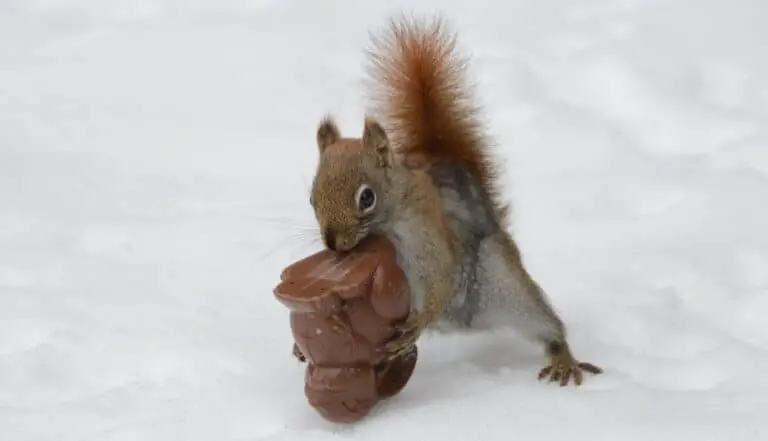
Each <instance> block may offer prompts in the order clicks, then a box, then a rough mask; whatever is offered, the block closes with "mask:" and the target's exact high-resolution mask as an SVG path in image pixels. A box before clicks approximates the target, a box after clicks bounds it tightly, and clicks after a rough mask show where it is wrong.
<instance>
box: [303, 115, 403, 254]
mask: <svg viewBox="0 0 768 441" xmlns="http://www.w3.org/2000/svg"><path fill="white" fill-rule="evenodd" d="M317 146H318V148H319V150H320V161H319V164H318V168H317V172H316V174H315V178H314V182H313V184H312V194H311V196H310V203H311V204H312V207H313V208H314V211H315V217H316V218H317V222H318V224H319V227H320V232H321V234H322V236H323V242H324V243H325V246H326V247H327V248H329V249H332V250H338V251H348V250H350V249H352V248H353V247H354V246H355V245H357V244H358V243H359V242H360V241H361V240H363V239H364V238H365V237H366V236H368V234H370V233H375V232H377V230H378V228H380V227H381V225H382V224H383V223H384V222H385V221H386V219H387V217H388V210H389V209H388V201H387V193H388V190H389V187H390V186H389V182H390V178H391V173H390V170H391V167H392V156H391V151H390V146H389V139H388V138H387V135H386V133H385V132H384V129H383V128H382V127H381V125H379V124H378V123H377V122H376V121H374V120H372V119H370V118H366V120H365V127H364V129H363V135H362V137H361V138H342V137H341V134H340V133H339V129H338V127H337V126H336V124H335V123H334V122H333V120H331V119H330V118H329V117H326V118H324V119H323V121H322V122H321V123H320V126H319V128H318V130H317Z"/></svg>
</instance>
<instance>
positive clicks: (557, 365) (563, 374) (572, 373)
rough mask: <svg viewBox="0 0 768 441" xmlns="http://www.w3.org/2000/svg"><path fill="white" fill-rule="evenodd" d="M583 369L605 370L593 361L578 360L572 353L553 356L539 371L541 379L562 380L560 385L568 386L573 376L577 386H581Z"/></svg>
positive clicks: (601, 371)
mask: <svg viewBox="0 0 768 441" xmlns="http://www.w3.org/2000/svg"><path fill="white" fill-rule="evenodd" d="M582 371H586V372H589V373H591V374H595V375H597V374H601V373H603V370H602V369H601V368H599V367H597V366H595V365H593V364H591V363H583V362H578V361H576V360H575V359H574V358H573V356H571V354H570V353H568V352H564V353H562V354H558V355H553V356H551V359H550V363H549V364H548V365H547V366H544V367H543V368H542V369H541V371H539V380H542V379H544V378H546V377H549V381H558V380H559V381H560V386H561V387H562V386H566V385H567V384H568V382H569V381H570V379H571V377H573V382H574V383H575V384H576V386H580V385H581V382H582V379H583V374H582Z"/></svg>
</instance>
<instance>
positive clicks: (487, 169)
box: [309, 15, 602, 386]
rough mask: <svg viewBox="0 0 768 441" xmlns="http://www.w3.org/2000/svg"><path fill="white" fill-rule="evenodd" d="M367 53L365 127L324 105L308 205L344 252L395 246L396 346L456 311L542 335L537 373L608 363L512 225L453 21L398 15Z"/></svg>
mask: <svg viewBox="0 0 768 441" xmlns="http://www.w3.org/2000/svg"><path fill="white" fill-rule="evenodd" d="M371 40H372V45H371V48H370V49H369V50H368V51H367V55H368V61H369V64H368V65H367V69H366V72H367V74H368V75H367V77H366V78H365V84H366V85H367V86H368V88H367V89H368V92H369V94H370V95H369V96H368V98H369V99H370V103H371V104H372V106H371V108H370V110H369V111H367V112H366V116H365V117H364V124H363V128H362V135H361V136H360V137H343V136H342V135H341V132H340V130H339V128H338V125H337V124H336V122H335V121H334V119H333V118H332V117H331V116H330V115H329V114H326V115H325V116H323V117H322V118H321V121H320V123H319V125H318V126H317V132H316V144H317V148H318V150H319V161H318V165H317V169H316V171H315V175H314V178H313V182H312V188H311V193H310V198H309V199H310V204H311V205H312V208H313V210H314V214H315V218H316V221H317V226H318V227H319V228H320V235H321V237H322V240H323V243H324V245H325V247H327V248H329V249H331V250H336V251H338V252H342V253H343V252H345V251H349V250H351V249H353V248H354V247H355V246H356V245H357V244H358V243H359V242H360V241H361V240H363V239H364V238H365V237H367V236H369V235H383V236H385V237H386V238H387V239H389V240H390V241H391V242H392V243H393V244H394V246H395V248H396V251H397V262H398V264H399V265H400V266H401V268H402V269H403V272H404V273H405V275H406V278H407V280H408V283H409V285H410V288H411V291H412V294H411V297H412V300H411V311H410V314H409V316H408V318H407V319H406V320H405V321H404V323H402V324H401V325H400V326H399V327H398V331H399V334H398V336H396V337H395V338H393V340H392V341H391V342H390V343H389V344H388V345H387V349H388V350H391V351H393V352H395V353H399V352H402V351H405V350H407V349H408V348H409V347H410V346H411V345H413V344H414V343H415V342H416V340H418V338H419V336H420V335H421V334H422V332H423V331H424V330H425V329H427V328H431V327H433V325H435V324H436V323H438V322H440V321H443V320H447V321H450V322H453V323H457V324H459V326H460V327H462V328H471V327H477V326H481V325H482V323H483V322H485V323H487V324H491V323H492V322H493V320H496V321H499V320H500V322H501V323H502V324H503V325H508V326H512V327H513V328H514V329H516V330H517V331H518V332H519V333H521V334H522V335H523V336H525V337H527V338H528V339H529V340H531V341H534V342H537V343H540V344H542V345H543V348H544V352H545V354H546V355H547V357H548V363H547V364H546V365H545V366H544V367H543V368H541V370H540V371H539V373H538V379H539V380H542V379H544V378H549V380H550V381H559V382H560V385H561V386H565V385H567V384H568V382H569V381H570V379H571V378H573V381H574V383H575V384H576V385H580V384H581V383H582V378H583V372H590V373H593V374H599V373H601V372H602V369H601V368H599V367H597V366H595V365H593V364H590V363H584V362H580V361H578V360H577V359H576V358H575V357H574V356H573V354H572V352H571V349H570V347H569V344H568V341H567V339H566V330H565V326H564V324H563V322H562V320H561V319H560V317H559V316H558V315H557V314H556V312H555V311H554V309H553V308H552V306H551V305H550V303H549V301H548V300H547V298H546V294H545V293H544V291H543V290H542V288H541V287H540V286H539V285H538V284H537V283H536V282H535V281H534V279H533V278H532V277H531V275H530V274H529V273H528V271H527V270H526V269H525V267H524V265H523V261H522V257H521V253H520V250H519V249H518V247H517V244H516V243H515V241H514V239H513V237H512V235H511V233H509V232H508V231H507V230H506V229H505V227H504V225H505V222H506V221H507V217H508V211H509V210H508V205H507V204H505V203H503V202H502V200H501V191H500V190H499V188H498V187H499V186H498V180H499V179H498V176H499V170H500V161H499V160H497V159H495V158H493V157H492V155H491V152H490V151H489V150H490V149H489V146H490V141H489V138H488V135H487V133H486V130H485V128H484V127H483V125H482V123H481V121H480V111H479V110H478V106H477V105H476V103H475V102H474V100H473V96H472V90H471V88H470V85H469V84H467V82H466V79H465V72H466V66H467V62H468V59H467V58H465V57H464V56H462V54H460V53H459V51H458V50H457V44H456V42H457V34H456V32H454V31H452V30H451V29H450V27H449V25H448V23H447V21H446V20H445V19H444V18H443V17H441V16H436V17H434V18H433V19H432V20H431V21H424V20H418V19H414V18H413V17H408V16H405V15H400V16H395V17H393V18H391V19H390V20H389V25H388V26H387V27H386V29H384V30H383V32H381V33H379V34H378V35H377V34H375V33H374V34H372V36H371Z"/></svg>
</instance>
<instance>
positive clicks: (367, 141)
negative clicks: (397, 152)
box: [363, 117, 391, 166]
mask: <svg viewBox="0 0 768 441" xmlns="http://www.w3.org/2000/svg"><path fill="white" fill-rule="evenodd" d="M363 146H365V147H366V148H368V149H372V150H374V151H375V152H376V153H377V154H378V156H379V159H380V161H381V164H382V166H389V165H390V162H391V158H390V152H389V138H388V137H387V132H385V131H384V128H383V127H381V124H379V123H378V122H377V121H376V120H374V119H373V118H370V117H366V118H365V129H364V130H363Z"/></svg>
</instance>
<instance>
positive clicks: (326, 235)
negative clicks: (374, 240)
mask: <svg viewBox="0 0 768 441" xmlns="http://www.w3.org/2000/svg"><path fill="white" fill-rule="evenodd" d="M367 235H368V232H367V231H356V232H355V234H351V235H347V234H338V233H337V232H336V231H334V230H332V229H330V228H326V229H325V230H324V231H323V242H324V243H325V247H326V248H328V249H329V250H332V251H338V252H345V251H350V250H351V249H352V248H354V247H355V246H356V245H357V244H358V243H360V241H361V240H363V239H364V238H365V237H366V236H367Z"/></svg>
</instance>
